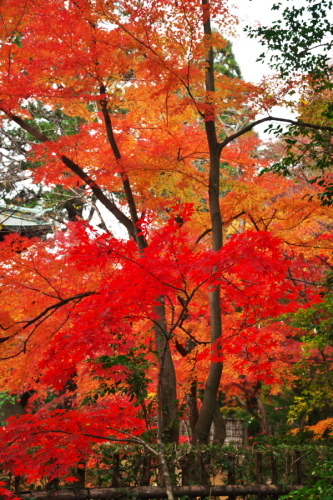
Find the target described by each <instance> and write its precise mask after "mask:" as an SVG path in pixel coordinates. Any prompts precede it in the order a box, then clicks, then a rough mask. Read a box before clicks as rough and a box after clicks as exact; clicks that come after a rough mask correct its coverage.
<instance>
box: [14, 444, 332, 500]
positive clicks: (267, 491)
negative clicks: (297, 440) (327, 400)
mask: <svg viewBox="0 0 333 500" xmlns="http://www.w3.org/2000/svg"><path fill="white" fill-rule="evenodd" d="M166 455H167V460H168V465H169V470H170V474H171V479H172V482H173V492H174V496H175V497H192V498H193V497H196V498H208V497H222V498H229V499H230V500H235V499H237V498H242V499H245V498H248V496H250V497H249V498H258V499H260V500H262V499H264V498H268V497H269V498H276V499H277V498H279V496H280V495H282V494H285V493H288V492H289V491H292V490H295V489H298V488H300V487H301V485H304V484H307V483H308V482H309V480H310V481H311V480H312V481H313V479H315V478H314V477H313V475H312V474H311V472H312V469H313V468H314V466H315V465H317V464H318V462H319V461H325V460H332V459H333V450H332V449H330V448H329V447H319V446H317V447H313V446H312V447H310V446H308V447H306V446H303V447H301V448H299V449H294V448H286V447H280V448H278V447H277V448H274V449H273V448H271V447H267V448H263V449H260V450H254V449H244V448H239V449H237V448H231V447H220V446H215V447H213V446H210V447H204V448H193V447H191V446H189V445H185V446H178V447H169V448H167V449H166ZM73 474H74V475H75V474H76V475H77V477H78V479H79V481H78V482H77V483H73V485H71V486H72V487H71V488H68V485H66V489H61V488H64V487H65V486H61V484H59V485H57V487H59V488H60V489H58V490H56V491H47V490H46V489H45V488H44V489H43V490H42V491H37V490H36V489H34V490H32V491H28V490H27V489H26V487H25V485H24V483H23V482H22V483H21V487H20V485H19V484H18V481H16V487H15V488H14V486H15V485H14V482H13V484H12V485H11V486H12V488H13V489H15V490H16V493H17V496H18V497H21V498H23V499H29V498H31V499H36V500H38V499H40V500H42V499H45V500H46V499H49V500H51V499H53V500H55V499H59V500H71V499H74V498H76V499H78V500H88V499H89V498H91V499H96V500H97V499H101V500H104V499H105V500H106V499H108V498H110V499H125V498H134V497H135V498H136V499H139V498H142V499H154V498H166V496H167V495H166V491H165V488H164V486H163V476H162V473H161V469H160V465H159V464H158V462H157V461H156V458H155V457H154V456H151V455H148V454H147V452H145V451H144V450H142V448H136V447H130V446H128V447H126V448H121V449H120V448H118V449H117V448H115V447H111V446H102V447H101V449H100V453H99V458H98V460H97V461H96V459H95V461H94V464H93V466H92V465H91V464H89V463H88V464H87V466H86V467H84V466H83V464H82V467H81V468H80V469H77V470H76V471H73ZM44 486H46V485H44ZM49 486H50V485H49ZM53 486H55V484H54V483H53ZM41 487H43V485H41ZM22 490H23V491H22Z"/></svg>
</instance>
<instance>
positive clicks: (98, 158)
mask: <svg viewBox="0 0 333 500" xmlns="http://www.w3.org/2000/svg"><path fill="white" fill-rule="evenodd" d="M2 9H3V13H2V19H1V37H2V39H3V43H2V45H1V63H0V64H1V70H0V71H1V79H2V84H1V85H2V86H1V99H0V110H1V112H2V115H1V117H2V121H3V129H4V130H5V131H7V130H8V131H12V130H15V131H16V132H15V134H18V135H19V137H20V152H21V154H22V155H23V156H24V158H25V159H26V161H27V165H25V166H27V167H28V168H29V171H30V172H31V174H30V175H31V178H32V179H33V181H34V182H35V183H38V184H43V185H45V186H50V187H51V188H54V186H56V187H57V189H58V190H62V192H65V193H74V195H75V196H74V201H73V200H72V202H71V204H70V206H69V208H68V215H69V217H68V219H70V222H69V223H68V224H67V230H66V231H59V232H58V233H56V234H55V235H54V236H53V237H52V238H50V239H48V240H47V241H39V240H27V239H24V238H16V237H14V236H10V237H8V238H7V239H6V240H5V241H4V242H3V243H2V244H1V249H0V251H1V276H2V278H1V280H2V290H1V293H2V299H3V310H2V311H1V316H0V325H1V331H2V335H1V338H0V342H1V346H2V350H1V358H0V359H1V366H0V378H1V381H2V384H3V387H5V388H6V390H8V391H10V392H12V393H22V392H24V391H35V393H34V396H33V397H32V398H31V399H30V406H31V408H32V410H33V411H32V412H31V413H28V414H27V415H23V416H20V417H14V418H12V419H11V420H9V423H8V424H7V425H6V426H5V428H4V429H2V431H1V435H0V440H1V443H2V451H1V452H0V462H2V463H6V466H7V468H8V469H10V470H11V471H13V472H14V473H15V474H24V475H26V476H27V477H28V478H29V479H30V480H31V481H35V480H36V479H38V478H40V477H42V476H43V475H46V476H49V477H50V478H53V477H59V476H62V477H66V475H69V477H71V472H70V468H71V467H72V466H73V465H74V464H80V463H82V462H85V461H86V460H87V459H88V457H89V454H90V453H92V451H91V450H92V448H93V447H94V446H95V445H96V443H100V442H103V441H112V440H114V441H120V442H123V441H129V442H135V443H140V444H143V445H144V446H149V445H148V444H147V441H148V438H147V440H146V441H144V440H143V439H142V436H143V435H144V432H148V435H150V436H152V437H151V440H152V441H153V440H154V439H156V427H157V428H158V431H157V435H158V437H157V439H158V441H159V442H161V441H162V440H164V441H167V442H168V441H169V442H176V441H177V440H178V434H179V428H178V427H179V417H180V413H181V412H182V411H183V412H184V413H186V412H187V413H188V414H189V419H190V422H191V427H192V434H193V436H192V439H193V443H194V444H197V443H200V444H202V443H206V442H207V441H208V437H209V432H210V428H211V424H212V420H213V418H214V414H216V405H217V403H216V401H217V396H218V392H219V391H220V390H221V388H222V389H223V390H224V391H226V392H228V393H229V394H230V395H232V394H235V393H238V394H239V393H241V394H245V395H247V397H250V396H249V394H250V395H251V394H253V393H254V392H255V391H257V393H258V391H259V392H260V384H262V383H266V384H268V385H270V386H272V390H276V391H277V390H278V387H279V385H281V384H282V383H286V381H288V382H289V383H291V381H292V378H293V376H292V375H291V374H290V366H291V365H292V364H293V363H294V362H295V360H297V359H299V356H300V345H301V344H300V341H299V338H298V330H297V329H295V328H294V327H293V326H292V325H291V324H290V323H288V321H282V320H281V315H282V314H290V313H292V312H294V311H296V310H297V309H299V308H300V307H308V306H309V305H313V304H315V303H318V302H319V301H320V300H321V295H320V292H321V290H322V283H323V279H324V275H325V272H326V270H327V266H329V265H330V263H331V249H332V245H331V238H330V236H329V235H328V233H329V218H330V216H331V209H328V208H327V209H324V208H323V206H322V205H321V204H320V200H319V199H318V198H317V197H314V199H313V200H312V204H311V205H309V203H308V200H307V199H305V198H304V194H305V193H306V192H307V191H306V190H307V189H308V186H305V185H304V183H302V182H300V183H299V184H295V183H294V182H293V180H291V179H283V180H281V181H280V182H279V183H276V181H275V180H274V179H275V177H274V176H273V174H272V173H266V174H265V175H264V176H262V177H258V175H257V173H258V168H265V167H267V166H269V165H270V163H271V162H270V159H267V158H265V157H263V156H262V157H260V156H259V155H260V148H259V146H260V141H259V139H258V137H256V136H255V134H254V133H253V129H254V128H255V126H256V125H258V124H259V123H263V122H288V123H291V124H294V125H297V127H302V128H303V129H312V130H316V131H321V130H324V131H331V130H332V129H331V127H330V126H329V125H327V124H324V125H320V124H317V123H315V124H313V123H311V122H303V121H300V120H299V121H298V120H287V119H284V118H276V117H275V118H274V117H272V116H271V115H270V114H267V116H265V117H264V118H261V119H256V116H257V113H258V112H259V111H261V110H262V109H265V110H267V109H270V108H271V107H272V106H273V105H275V104H276V103H278V102H279V101H280V100H281V99H283V94H282V93H281V92H280V93H279V94H278V93H277V94H276V97H272V94H271V92H270V89H269V87H265V86H264V85H260V86H255V85H253V84H250V83H246V82H244V81H242V80H241V79H240V78H239V76H240V75H239V74H237V71H236V70H235V71H231V73H229V74H228V73H227V72H226V71H224V70H223V65H222V71H224V73H225V74H223V73H222V72H214V54H216V53H217V54H218V57H220V56H221V53H223V51H224V50H225V51H228V50H229V49H228V47H229V46H228V42H227V40H226V37H227V35H228V30H230V29H231V28H232V25H233V23H234V22H235V19H234V17H233V15H232V14H231V13H230V9H229V6H228V4H227V2H220V1H219V2H215V1H213V2H208V0H203V2H202V3H199V2H193V1H189V0H184V1H182V2H179V4H178V3H177V2H176V3H175V2H173V1H172V2H171V1H169V0H163V1H156V0H155V1H153V2H145V3H142V2H137V1H134V0H126V1H120V2H117V3H115V4H114V3H110V2H108V1H106V0H96V1H87V0H76V1H75V2H72V1H69V2H63V1H60V0H52V1H48V2H45V1H40V2H37V3H36V2H32V1H31V0H26V1H25V3H24V4H23V3H22V2H20V1H18V0H5V2H4V4H3V6H2ZM212 20H214V23H215V25H216V30H212V27H211V22H212ZM220 33H223V36H222V35H221V34H220ZM218 63H219V65H221V62H220V61H218ZM18 131H19V132H18ZM8 134H9V136H10V135H11V134H10V133H9V132H8ZM24 141H26V143H25V146H24V147H23V146H22V144H24ZM273 184H274V190H272V185H273ZM312 189H313V190H314V193H320V192H321V191H320V190H321V187H320V186H317V185H316V186H313V187H312ZM76 196H77V197H78V198H75V197H76ZM77 199H79V201H77ZM90 202H93V204H94V206H95V207H97V212H98V214H99V215H100V217H101V218H100V220H99V221H98V222H99V223H103V231H100V230H99V229H98V226H97V225H95V224H93V223H91V224H90V223H89V222H88V221H87V220H85V219H88V217H87V218H85V213H84V207H85V204H88V203H90ZM71 214H72V215H71ZM98 214H97V215H98ZM104 214H107V215H104ZM77 216H79V217H77ZM103 219H105V220H106V222H105V220H104V221H103ZM110 220H112V221H113V220H116V221H117V222H118V223H119V224H120V225H121V226H122V227H123V228H124V230H125V232H127V235H123V237H121V238H116V237H115V236H114V235H113V232H114V230H113V228H112V224H111V223H110V222H109V221H110ZM22 297H24V302H23V301H22ZM22 302H23V303H22ZM222 371H223V378H221V377H222ZM156 394H157V398H156ZM200 394H202V397H201V399H200V401H198V400H199V397H198V396H199V395H200ZM256 395H257V394H256ZM183 403H184V404H185V403H186V404H185V406H187V407H188V410H186V409H185V410H182V407H183ZM33 405H35V407H33ZM60 405H61V406H62V407H61V408H59V406H60ZM156 421H157V423H158V424H157V425H156ZM154 436H155V437H154ZM51 442H52V444H53V446H52V447H51V446H50V443H51ZM64 449H66V454H64ZM67 450H69V451H68V453H67ZM160 458H161V460H163V454H161V455H160Z"/></svg>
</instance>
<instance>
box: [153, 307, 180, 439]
mask: <svg viewBox="0 0 333 500" xmlns="http://www.w3.org/2000/svg"><path fill="white" fill-rule="evenodd" d="M160 300H161V302H160V304H159V305H158V306H156V307H155V312H156V313H157V315H158V318H159V319H158V321H157V322H156V323H155V327H154V331H155V342H156V347H157V353H158V361H159V376H158V406H159V421H160V422H159V423H160V425H159V427H160V430H161V440H162V441H163V442H165V443H177V441H178V436H179V414H178V400H177V381H176V372H175V367H174V364H173V359H172V356H171V351H170V344H169V339H168V335H167V324H166V316H165V306H164V302H163V298H161V299H160Z"/></svg>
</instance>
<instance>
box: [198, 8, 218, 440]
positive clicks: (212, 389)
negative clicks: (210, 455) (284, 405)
mask: <svg viewBox="0 0 333 500" xmlns="http://www.w3.org/2000/svg"><path fill="white" fill-rule="evenodd" d="M202 6H203V16H204V33H205V35H206V36H207V39H208V40H209V38H210V37H211V34H212V31H211V25H210V16H209V0H202ZM206 62H207V70H206V91H207V99H206V104H207V105H208V109H207V112H206V114H205V117H204V118H205V129H206V137H207V141H208V146H209V156H210V158H209V160H210V168H209V210H210V217H211V223H212V238H213V250H215V251H218V250H220V249H221V248H222V245H223V238H222V215H221V210H220V196H219V192H220V152H221V151H220V149H219V143H218V140H217V135H216V127H215V115H214V101H213V98H212V96H213V95H214V92H215V85H214V59H213V49H212V47H211V46H210V47H209V49H208V51H207V54H206ZM209 299H210V317H211V352H212V354H214V353H215V351H216V342H217V340H218V339H220V338H221V337H222V317H221V293H220V287H219V286H217V287H216V288H215V289H213V290H212V291H211V292H210V297H209ZM221 376H222V363H220V362H212V363H211V365H210V369H209V374H208V379H207V382H206V386H205V391H204V397H203V402H202V408H201V411H200V413H199V418H198V422H197V425H196V429H195V442H196V443H198V444H206V443H207V442H208V439H209V432H210V428H211V425H212V421H213V415H214V411H215V402H216V397H217V392H218V388H219V384H220V380H221Z"/></svg>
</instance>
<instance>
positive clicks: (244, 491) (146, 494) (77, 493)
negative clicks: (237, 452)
mask: <svg viewBox="0 0 333 500" xmlns="http://www.w3.org/2000/svg"><path fill="white" fill-rule="evenodd" d="M299 488H301V486H300V485H291V486H281V485H280V486H276V485H267V484H260V485H226V484H225V485H220V486H174V487H173V488H172V492H173V495H174V496H175V497H177V498H179V497H183V496H187V497H200V498H205V497H218V496H230V495H232V496H235V495H241V496H244V495H274V496H279V495H283V494H286V493H289V492H290V491H293V490H297V489H299ZM19 496H20V497H21V498H24V499H31V500H32V499H35V500H74V499H76V500H89V499H93V500H107V499H108V498H118V499H120V498H142V499H150V498H167V493H166V490H165V488H161V487H159V486H137V487H129V488H126V489H122V488H82V489H78V490H57V491H32V492H23V493H20V495H19Z"/></svg>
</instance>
